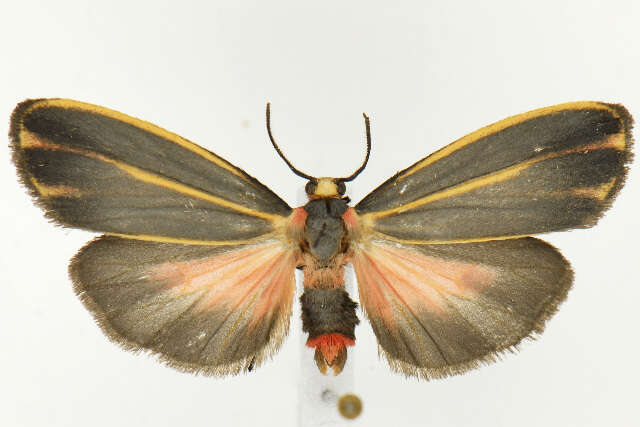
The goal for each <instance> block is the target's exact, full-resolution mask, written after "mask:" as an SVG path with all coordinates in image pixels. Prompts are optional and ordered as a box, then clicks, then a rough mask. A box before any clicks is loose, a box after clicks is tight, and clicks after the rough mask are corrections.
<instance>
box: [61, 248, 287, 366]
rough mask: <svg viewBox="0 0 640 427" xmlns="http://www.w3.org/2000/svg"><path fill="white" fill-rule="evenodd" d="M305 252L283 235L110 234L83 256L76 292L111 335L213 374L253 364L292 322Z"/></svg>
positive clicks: (75, 273) (77, 265)
mask: <svg viewBox="0 0 640 427" xmlns="http://www.w3.org/2000/svg"><path fill="white" fill-rule="evenodd" d="M295 266H296V251H295V250H294V249H292V248H289V247H287V246H285V245H283V244H282V241H280V240H277V239H271V240H265V241H262V242H260V243H256V244H253V245H243V246H232V247H207V246H188V245H178V244H168V243H156V242H145V241H136V240H131V239H122V238H118V237H102V238H99V239H96V240H95V241H93V242H91V243H90V244H88V245H87V246H86V247H85V248H83V249H82V250H81V252H80V253H79V254H78V255H77V256H76V257H75V258H74V260H73V262H72V265H71V275H72V278H73V281H74V284H75V290H76V292H77V293H78V294H79V295H80V297H81V298H82V300H83V302H84V303H85V304H86V305H87V307H88V308H89V309H90V310H91V311H92V313H93V314H94V316H95V317H96V319H97V320H98V322H99V324H100V326H101V327H102V329H103V330H104V331H105V332H106V333H107V335H108V336H109V337H110V338H112V339H113V340H115V341H117V342H118V343H120V344H122V345H123V346H124V347H125V348H128V349H133V350H140V349H146V350H150V351H151V352H152V353H157V354H159V355H160V357H161V359H163V360H164V361H166V362H167V363H168V364H169V365H171V366H173V367H176V368H178V369H181V370H185V371H194V372H201V373H204V374H208V375H224V374H229V373H237V372H239V371H242V370H246V369H249V367H251V368H253V367H254V366H256V367H257V366H258V365H260V363H261V362H262V361H263V360H264V359H265V358H267V357H269V356H271V355H272V354H273V353H275V352H276V351H277V349H278V348H279V346H280V344H281V343H282V340H283V338H284V336H285V335H286V333H287V330H288V326H289V318H290V315H291V305H292V301H293V295H294V293H295V278H294V274H293V273H294V269H295Z"/></svg>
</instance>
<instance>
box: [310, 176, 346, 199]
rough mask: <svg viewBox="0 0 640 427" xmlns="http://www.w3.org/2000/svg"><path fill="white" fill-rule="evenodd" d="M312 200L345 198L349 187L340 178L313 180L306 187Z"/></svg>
mask: <svg viewBox="0 0 640 427" xmlns="http://www.w3.org/2000/svg"><path fill="white" fill-rule="evenodd" d="M304 191H305V192H306V193H307V196H309V198H310V199H324V198H328V197H335V198H339V197H342V196H344V193H345V192H346V191H347V186H346V185H345V183H344V181H342V179H340V178H313V179H311V180H309V182H307V185H305V186H304Z"/></svg>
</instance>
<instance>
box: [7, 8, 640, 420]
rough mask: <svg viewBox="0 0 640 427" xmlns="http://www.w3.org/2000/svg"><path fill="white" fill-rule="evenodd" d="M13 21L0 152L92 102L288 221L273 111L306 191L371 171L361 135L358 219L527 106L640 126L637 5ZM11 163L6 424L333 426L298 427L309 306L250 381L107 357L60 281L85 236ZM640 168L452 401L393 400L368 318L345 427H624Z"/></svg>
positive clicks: (429, 393)
mask: <svg viewBox="0 0 640 427" xmlns="http://www.w3.org/2000/svg"><path fill="white" fill-rule="evenodd" d="M9 3H10V4H11V6H8V5H7V4H9ZM2 4H3V5H2V6H0V47H1V49H0V54H1V55H2V67H1V68H0V117H4V118H5V119H4V122H3V124H2V127H1V128H0V133H2V134H6V132H7V131H8V118H9V115H10V113H11V111H12V109H13V107H14V106H15V104H16V103H17V102H19V101H21V100H23V99H25V98H35V97H66V98H73V99H78V100H82V101H86V102H91V103H95V104H99V105H104V106H108V107H110V108H112V109H115V110H119V111H122V112H125V113H128V114H130V115H133V116H136V117H139V118H143V119H145V120H148V121H151V122H153V123H157V124H159V125H161V126H162V127H164V128H166V129H169V130H172V131H174V132H177V133H179V134H181V135H183V136H185V137H187V138H188V139H190V140H192V141H196V142H198V143H200V144H201V145H203V146H205V147H207V148H209V149H210V150H212V151H215V152H216V153H218V154H219V155H221V156H223V157H225V158H226V159H228V160H229V161H231V162H232V163H234V164H236V165H238V166H240V167H242V168H244V169H245V170H246V171H247V172H249V173H250V174H251V175H253V176H255V177H257V178H259V179H260V180H261V181H262V182H263V183H265V184H266V185H267V186H269V187H270V188H272V189H274V190H275V191H277V193H278V194H280V195H281V196H282V197H283V198H284V199H285V200H286V201H288V202H289V203H290V204H292V205H294V204H296V203H299V201H300V200H299V198H300V188H301V187H302V186H303V185H304V182H303V180H301V179H300V178H297V177H295V176H293V175H292V174H291V172H290V171H289V170H288V169H287V168H286V166H285V165H284V164H283V162H282V161H281V160H280V159H279V158H277V156H276V155H275V153H274V152H273V149H272V148H271V147H270V145H269V144H268V140H267V136H266V132H265V127H264V119H263V115H264V106H265V103H266V101H267V100H269V101H271V102H272V108H273V127H274V132H275V134H276V136H277V138H278V140H279V141H280V144H281V147H282V149H283V150H284V151H285V152H286V153H287V154H288V156H289V158H290V159H291V160H292V161H293V162H294V163H295V164H296V165H297V166H298V167H299V168H300V169H302V170H304V171H306V172H308V173H310V174H313V175H320V176H325V175H329V176H331V175H333V176H336V175H338V176H342V175H346V174H350V173H351V172H352V171H353V170H354V169H355V168H356V167H357V166H358V165H359V164H360V162H361V160H362V156H363V149H364V146H363V129H364V127H363V121H362V117H361V113H362V112H363V111H365V112H367V113H368V114H369V115H370V117H371V123H372V133H373V151H372V155H371V161H370V162H369V166H368V168H367V169H366V170H365V172H364V173H363V174H362V175H361V176H360V177H359V178H358V179H357V180H356V181H355V182H354V183H352V184H351V185H350V186H349V195H350V196H351V197H352V199H353V200H354V201H358V200H360V199H361V198H362V197H363V196H364V195H365V194H367V193H368V192H369V191H371V190H372V189H373V188H375V187H376V186H377V185H378V184H380V183H381V182H382V181H383V180H385V179H386V178H388V177H389V176H390V175H392V174H394V173H395V172H396V171H397V170H399V169H403V168H405V167H406V166H408V165H409V164H411V163H413V162H415V161H417V160H418V159H420V158H422V157H424V156H425V155H427V154H429V153H430V152H432V151H434V150H435V149H438V148H440V147H442V146H443V145H445V144H447V143H449V142H451V141H453V140H454V139H457V138H459V137H461V136H463V135H465V134H467V133H469V132H471V131H473V130H475V129H477V128H479V127H481V126H484V125H487V124H490V123H492V122H494V121H496V120H499V119H501V118H504V117H507V116H510V115H513V114H517V113H521V112H524V111H528V110H530V109H533V108H537V107H542V106H546V105H552V104H557V103H561V102H566V101H574V100H602V101H608V102H620V103H623V104H625V105H626V106H627V107H628V108H629V110H630V111H631V113H632V114H635V115H636V116H639V117H640V60H639V56H640V2H635V1H602V2H593V1H589V2H587V1H564V2H559V1H535V2H532V1H526V2H516V1H481V2H444V1H419V2H409V1H407V2H398V3H396V4H398V5H397V6H390V5H392V4H394V3H393V2H388V1H386V2H373V1H366V2H365V1H350V2H334V1H323V2H301V1H298V2H293V1H292V2H283V1H274V0H270V1H265V2H258V1H256V2H249V1H233V2H228V3H227V2H204V1H203V2H184V1H183V2H165V1H158V0H156V1H150V2H132V1H109V2H100V3H99V4H98V3H97V2H95V3H93V2H60V1H55V2H52V1H40V2H33V1H21V2H3V3H2ZM0 151H1V153H0V189H1V200H2V208H1V209H0V220H1V222H0V223H1V224H2V239H0V242H1V243H0V245H1V246H0V250H1V259H0V270H1V272H2V281H1V288H0V289H1V293H0V343H1V344H0V345H1V347H0V362H1V363H0V366H1V369H2V376H1V378H0V425H2V426H8V427H12V426H85V425H91V426H154V427H160V426H181V425H188V426H228V425H238V426H256V425H260V426H270V425H277V426H293V425H300V424H304V423H305V422H306V424H312V423H315V424H317V425H333V424H332V423H330V422H328V421H327V422H326V423H325V422H324V419H323V418H322V416H318V417H314V419H313V420H306V421H305V420H301V419H300V416H301V415H300V411H299V408H300V407H301V404H300V400H299V397H298V394H299V384H300V378H299V376H300V368H299V366H300V362H299V360H300V359H301V358H311V357H312V355H311V353H310V352H309V351H308V350H306V349H304V348H303V346H302V344H301V343H302V339H301V338H300V335H301V333H302V332H301V325H300V323H301V322H300V320H299V309H298V308H296V310H297V311H295V312H294V316H293V321H292V327H291V331H292V332H291V334H290V335H291V337H290V338H289V339H288V340H287V341H286V342H285V344H284V346H283V347H282V349H281V351H280V353H279V354H278V355H277V356H276V357H275V358H274V359H273V360H272V361H271V362H269V363H266V364H265V365H264V366H263V367H261V368H260V369H258V370H257V371H255V372H253V373H251V374H250V375H247V376H239V377H232V378H225V379H213V378H203V377H194V376H192V375H188V374H181V373H179V372H177V371H173V370H172V369H169V368H166V367H164V366H162V365H160V364H158V363H156V362H155V361H153V360H152V359H151V358H150V357H148V356H145V355H137V356H136V355H133V354H130V353H127V352H124V351H122V350H121V349H120V348H118V347H117V346H116V345H113V344H111V343H110V342H109V341H108V340H107V339H106V338H105V337H104V336H103V335H102V333H101V332H100V331H99V329H98V328H97V326H95V324H94V323H93V321H92V318H91V316H90V315H89V313H88V312H87V311H86V310H85V309H84V308H83V306H82V305H81V303H80V302H79V301H78V299H77V298H76V297H75V296H74V294H73V292H72V289H71V285H70V282H69V280H68V278H67V263H68V260H69V259H70V257H71V256H72V255H73V254H74V252H75V251H76V250H77V249H78V248H79V247H81V246H82V245H83V244H84V242H86V241H87V240H89V239H90V237H91V235H90V234H89V233H84V232H80V231H74V230H64V229H61V228H56V227H53V226H51V225H50V224H49V223H47V221H46V220H45V219H44V217H43V215H42V213H41V212H40V210H39V209H37V208H35V207H34V206H33V205H32V203H31V201H30V200H29V198H28V197H27V195H26V193H25V191H24V190H23V189H22V188H21V187H20V185H18V183H17V180H16V174H15V169H14V167H13V165H12V164H11V162H10V154H9V150H8V148H7V147H6V144H0ZM639 167H640V163H636V164H634V165H633V166H632V167H631V171H630V174H629V178H628V181H627V185H626V187H625V188H624V189H623V190H622V192H621V194H620V195H619V197H618V199H617V200H616V202H615V204H614V207H613V209H612V210H611V211H610V212H609V213H608V214H607V215H606V217H605V218H604V219H603V220H602V221H600V223H599V225H598V226H597V227H596V228H595V229H592V230H586V231H574V232H566V233H559V234H553V235H549V236H546V237H545V238H546V239H547V240H549V241H551V242H552V243H553V244H555V245H556V246H558V247H559V248H560V249H561V250H562V253H563V254H564V255H565V256H566V257H567V258H568V259H569V260H571V262H572V265H573V267H574V269H575V272H576V277H575V284H574V288H573V290H572V292H571V293H570V295H569V298H568V300H567V302H566V303H565V304H564V305H563V306H562V307H561V310H560V311H559V313H558V314H557V315H556V316H555V317H554V318H553V319H552V320H551V321H550V323H549V325H548V328H547V331H546V332H545V334H544V335H543V336H542V337H541V339H539V340H538V341H536V342H532V343H531V342H530V343H526V344H525V345H523V346H522V349H521V352H520V353H519V354H518V355H511V356H508V357H506V358H505V360H504V361H502V362H500V363H497V364H495V365H492V366H490V367H484V368H482V369H480V370H477V371H473V372H470V373H468V374H466V375H463V376H458V377H454V378H449V379H446V380H441V381H434V382H421V381H417V380H413V379H405V378H403V377H402V376H399V375H395V374H393V373H391V371H390V370H389V369H388V367H387V366H386V362H384V361H383V360H378V359H377V350H376V346H375V341H374V338H373V334H372V332H371V329H370V327H369V325H368V324H367V323H366V322H365V321H363V322H362V323H361V325H360V326H359V327H358V328H357V329H356V334H357V336H358V344H357V346H356V347H355V350H354V351H351V353H350V356H349V357H350V359H349V363H353V365H352V366H353V370H352V371H353V391H354V392H355V393H357V394H358V395H360V396H361V398H362V399H363V402H364V412H363V414H362V416H361V417H360V418H359V419H358V420H356V421H353V422H345V424H349V425H353V426H389V425H391V426H419V425H429V426H514V425H518V426H519V427H524V426H540V425H545V426H581V427H585V426H604V425H611V426H631V425H637V424H636V422H637V419H638V417H637V412H636V407H637V397H638V392H637V385H638V380H639V379H640V378H639V375H638V372H637V369H636V366H637V358H638V354H639V353H640V345H639V344H638V314H637V313H638V303H639V301H640V287H639V286H638V283H639V280H638V269H637V268H636V267H637V265H638V255H637V253H638V252H637V251H638V249H637V248H638V245H639V242H638V239H639V237H640V233H639V232H638V230H639V229H640V227H639V226H640V220H639V219H638V218H639V217H640V216H639V215H638V209H639V208H640V202H639V198H638V195H639V194H640V175H639V173H638V172H639V171H638V169H639ZM296 305H297V304H296ZM361 317H362V316H361ZM305 360H306V359H305ZM332 411H333V412H332ZM329 412H331V413H334V412H335V410H334V409H333V407H328V408H327V414H329ZM330 418H331V417H330V416H329V415H327V419H330Z"/></svg>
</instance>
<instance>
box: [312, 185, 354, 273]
mask: <svg viewBox="0 0 640 427" xmlns="http://www.w3.org/2000/svg"><path fill="white" fill-rule="evenodd" d="M347 208H348V206H347V201H346V200H343V199H335V198H326V199H316V200H311V201H310V202H309V203H307V204H306V205H305V206H304V210H305V211H307V214H308V216H307V221H306V223H305V229H304V236H305V239H306V241H307V243H308V245H309V249H310V251H311V253H312V254H313V255H314V256H315V257H316V258H317V259H318V261H319V263H320V264H321V265H327V264H328V263H329V260H330V259H331V258H332V257H333V256H334V255H336V254H337V253H338V252H339V250H340V249H341V245H342V239H343V237H344V233H345V226H344V222H343V221H342V214H344V213H345V212H346V211H347Z"/></svg>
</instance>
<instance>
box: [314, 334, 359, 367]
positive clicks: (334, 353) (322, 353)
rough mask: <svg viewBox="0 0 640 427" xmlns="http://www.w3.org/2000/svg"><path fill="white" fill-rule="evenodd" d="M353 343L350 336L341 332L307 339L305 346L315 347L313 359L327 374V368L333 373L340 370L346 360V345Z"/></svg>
mask: <svg viewBox="0 0 640 427" xmlns="http://www.w3.org/2000/svg"><path fill="white" fill-rule="evenodd" d="M354 344H355V341H354V340H352V339H351V338H348V337H345V336H344V335H342V334H336V333H332V334H324V335H320V336H317V337H315V338H309V339H308V340H307V347H313V348H315V349H316V353H315V361H316V364H317V365H318V369H320V372H322V373H323V374H324V375H327V372H328V368H329V367H331V368H332V369H333V374H334V375H338V374H339V373H340V372H342V369H343V368H344V364H345V363H346V362H347V347H350V346H352V345H354Z"/></svg>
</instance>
